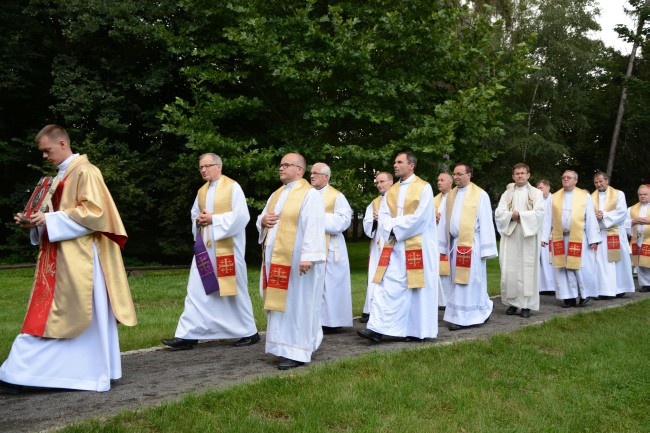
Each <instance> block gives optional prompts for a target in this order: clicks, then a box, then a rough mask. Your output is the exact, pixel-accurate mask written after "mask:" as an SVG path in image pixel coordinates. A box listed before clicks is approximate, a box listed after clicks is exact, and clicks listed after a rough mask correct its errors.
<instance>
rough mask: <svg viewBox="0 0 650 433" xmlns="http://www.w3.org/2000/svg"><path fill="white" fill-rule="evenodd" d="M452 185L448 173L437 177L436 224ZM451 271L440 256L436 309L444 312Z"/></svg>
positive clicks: (443, 255) (447, 262) (446, 259)
mask: <svg viewBox="0 0 650 433" xmlns="http://www.w3.org/2000/svg"><path fill="white" fill-rule="evenodd" d="M453 185H454V179H453V178H452V177H451V175H450V174H449V173H440V174H439V175H438V184H437V186H438V191H439V193H438V195H436V196H435V197H434V198H433V206H434V209H435V212H436V224H439V223H440V216H441V215H442V214H443V213H444V212H446V209H447V206H446V204H447V196H448V195H449V192H450V191H451V187H452V186H453ZM451 287H452V284H451V269H450V268H449V260H448V256H447V255H446V254H440V284H439V288H438V309H439V310H444V309H445V308H446V307H447V298H448V297H449V292H450V291H451Z"/></svg>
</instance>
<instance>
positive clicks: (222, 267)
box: [162, 153, 260, 350]
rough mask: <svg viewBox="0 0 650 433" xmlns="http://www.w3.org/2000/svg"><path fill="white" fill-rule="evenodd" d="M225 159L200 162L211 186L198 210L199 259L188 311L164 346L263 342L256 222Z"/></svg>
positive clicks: (203, 190)
mask: <svg viewBox="0 0 650 433" xmlns="http://www.w3.org/2000/svg"><path fill="white" fill-rule="evenodd" d="M222 167H223V164H222V162H221V158H220V157H219V156H218V155H216V154H214V153H206V154H203V155H201V156H200V157H199V172H200V173H201V177H202V178H203V180H205V182H206V183H205V184H204V185H203V186H202V187H201V189H199V191H198V193H197V196H196V199H195V200H194V205H193V206H192V211H191V217H192V235H193V236H194V239H195V243H194V255H195V256H194V259H193V260H192V266H191V268H190V276H189V281H188V282H187V296H186V297H185V309H184V310H183V314H181V317H180V319H179V320H178V326H177V327H176V334H175V338H173V339H169V340H167V339H164V340H162V343H163V344H164V345H166V346H168V347H170V348H172V349H177V350H187V349H192V348H194V346H196V344H197V343H198V340H222V339H230V338H237V339H238V341H236V342H235V343H234V344H233V346H235V347H242V346H249V345H252V344H255V343H257V342H259V341H260V335H259V334H258V333H257V327H256V325H255V318H254V317H253V306H252V304H251V300H250V296H249V294H248V276H247V273H246V272H247V270H246V260H245V258H244V252H245V251H246V230H245V229H246V224H248V221H249V220H250V215H249V213H248V206H247V205H246V197H244V192H243V191H242V189H241V187H240V186H239V184H238V183H237V182H235V181H234V180H232V179H230V178H229V177H227V176H224V175H222V173H221V170H222Z"/></svg>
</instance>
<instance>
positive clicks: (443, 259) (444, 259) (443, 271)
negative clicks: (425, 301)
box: [433, 192, 451, 276]
mask: <svg viewBox="0 0 650 433" xmlns="http://www.w3.org/2000/svg"><path fill="white" fill-rule="evenodd" d="M440 202H442V193H441V192H440V193H438V195H437V196H435V197H434V198H433V208H434V209H435V211H434V212H435V215H438V210H439V209H440ZM439 272H440V275H442V276H445V275H451V269H450V268H449V257H448V256H447V255H446V254H443V253H440V265H439Z"/></svg>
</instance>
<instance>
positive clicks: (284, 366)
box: [278, 358, 305, 370]
mask: <svg viewBox="0 0 650 433" xmlns="http://www.w3.org/2000/svg"><path fill="white" fill-rule="evenodd" d="M302 365H305V363H304V362H300V361H294V360H293V359H288V358H287V359H285V360H284V361H282V362H281V363H280V364H278V370H291V369H292V368H296V367H300V366H302Z"/></svg>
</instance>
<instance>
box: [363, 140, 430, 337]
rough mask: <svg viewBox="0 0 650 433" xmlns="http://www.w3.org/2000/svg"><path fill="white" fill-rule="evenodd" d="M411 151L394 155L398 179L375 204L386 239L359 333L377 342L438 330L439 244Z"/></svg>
mask: <svg viewBox="0 0 650 433" xmlns="http://www.w3.org/2000/svg"><path fill="white" fill-rule="evenodd" d="M416 164H417V159H416V157H415V155H414V154H413V153H411V152H401V153H399V154H398V155H397V156H396V157H395V163H394V165H393V168H394V169H395V176H397V177H398V178H399V179H400V181H399V183H396V184H394V185H393V186H392V187H391V188H390V189H389V190H388V192H387V193H386V201H385V203H382V204H381V206H380V208H379V214H380V215H381V214H383V216H380V218H379V221H380V225H379V227H378V230H380V231H381V236H382V238H384V239H386V242H385V243H384V247H383V249H382V252H381V256H380V259H379V263H378V264H377V270H376V272H375V276H374V278H373V281H374V282H375V283H376V286H375V292H374V295H373V299H372V306H371V307H370V319H369V320H368V325H367V328H366V329H364V330H361V331H358V332H357V334H359V336H360V337H362V338H366V339H369V340H372V341H374V342H377V343H379V342H381V341H382V339H383V338H384V336H391V337H398V338H404V339H405V340H406V341H413V342H420V341H423V340H424V339H426V338H436V337H437V336H438V312H437V305H438V293H437V291H438V249H437V245H436V241H437V239H436V220H435V211H434V209H433V190H432V189H431V185H429V183H428V182H425V181H424V180H422V179H420V178H419V177H418V176H416V175H415V166H416Z"/></svg>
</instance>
